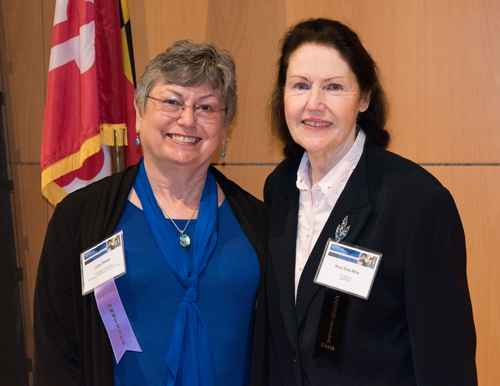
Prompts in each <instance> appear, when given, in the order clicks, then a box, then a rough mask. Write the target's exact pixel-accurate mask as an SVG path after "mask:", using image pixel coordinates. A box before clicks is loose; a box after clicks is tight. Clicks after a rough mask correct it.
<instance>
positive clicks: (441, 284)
mask: <svg viewBox="0 0 500 386" xmlns="http://www.w3.org/2000/svg"><path fill="white" fill-rule="evenodd" d="M270 106H271V120H272V124H273V130H274V132H275V135H276V137H277V138H279V139H280V140H281V141H282V143H283V145H284V147H283V153H284V156H285V160H284V161H283V162H282V163H281V164H280V165H278V167H277V168H276V169H275V170H274V171H273V172H272V173H271V174H270V175H269V177H268V179H267V181H266V185H265V188H264V198H265V202H266V203H267V205H268V206H269V207H270V209H271V221H270V231H269V265H268V275H267V289H266V292H267V302H268V304H267V306H268V323H269V338H270V342H269V376H270V381H269V384H270V385H272V386H275V385H282V386H293V385H302V386H306V385H315V386H316V385H343V386H345V385H354V386H358V385H384V386H386V385H398V386H404V385H475V384H477V375H476V367H475V348H476V335H475V329H474V321H473V316H472V307H471V302H470V296H469V291H468V285H467V277H466V249H465V237H464V233H463V228H462V224H461V220H460V217H459V214H458V211H457V208H456V206H455V203H454V201H453V198H452V196H451V195H450V193H449V192H448V190H446V188H444V187H443V186H442V185H441V184H440V183H439V181H437V180H436V179H435V178H434V177H433V176H432V175H430V174H429V173H428V172H426V171H425V170H424V169H422V168H421V167H419V166H418V165H416V164H414V163H413V162H411V161H409V160H406V159H404V158H402V157H399V156H397V155H395V154H393V153H390V152H388V151H386V150H385V148H386V146H387V145H388V143H389V139H390V136H389V134H388V132H387V131H386V130H385V122H386V118H387V102H386V98H385V94H384V91H383V89H382V87H381V84H380V81H379V77H378V74H377V67H376V65H375V63H374V61H373V59H372V58H371V57H370V55H369V54H368V52H367V51H366V50H365V48H364V47H363V45H362V44H361V42H360V40H359V38H358V36H357V35H356V34H355V33H354V32H353V31H352V30H350V29H349V28H348V27H346V26H345V25H343V24H341V23H339V22H336V21H332V20H327V19H312V20H307V21H304V22H300V23H298V24H297V25H295V26H293V27H292V28H290V29H289V30H288V32H287V33H286V35H285V36H284V38H283V40H282V45H281V57H280V59H279V62H278V77H277V82H276V85H275V87H274V92H273V94H272V100H271V104H270ZM331 239H334V240H336V241H337V242H339V243H341V244H342V245H343V246H346V247H347V246H349V247H352V248H358V250H363V251H367V252H368V253H370V254H371V255H372V254H373V252H372V251H375V252H378V253H380V254H382V258H381V259H380V258H378V260H377V265H378V266H377V268H376V269H367V268H366V267H360V266H359V265H357V264H354V263H353V268H354V270H356V271H359V270H362V269H367V270H368V271H370V272H372V275H374V276H372V277H373V282H372V287H371V292H369V296H368V298H366V297H365V298H363V296H360V295H359V294H358V293H355V292H349V291H348V292H346V291H345V290H344V291H341V290H339V289H338V287H336V286H330V287H326V286H322V285H319V284H316V283H315V276H316V274H317V272H318V268H319V267H320V263H321V261H322V256H323V254H324V253H325V254H326V251H327V250H326V249H325V246H327V245H331V244H329V241H330V240H331ZM329 274H330V275H331V277H332V278H335V273H334V272H329ZM346 277H347V276H345V275H344V278H346ZM349 280H350V279H349ZM335 288H337V289H335ZM357 295H358V296H357ZM363 357H368V358H370V361H362V360H360V358H363Z"/></svg>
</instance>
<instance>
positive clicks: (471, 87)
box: [0, 0, 500, 385]
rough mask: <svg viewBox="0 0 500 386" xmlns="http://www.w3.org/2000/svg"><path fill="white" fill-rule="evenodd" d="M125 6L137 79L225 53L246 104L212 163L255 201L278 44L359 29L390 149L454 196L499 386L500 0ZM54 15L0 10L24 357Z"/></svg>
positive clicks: (42, 8)
mask: <svg viewBox="0 0 500 386" xmlns="http://www.w3.org/2000/svg"><path fill="white" fill-rule="evenodd" d="M129 8H130V14H131V23H132V33H133V45H134V54H135V55H134V56H135V65H136V72H137V75H138V76H140V75H141V74H142V72H143V70H144V67H145V66H146V64H147V63H148V62H149V61H150V60H151V59H152V58H153V57H154V56H156V55H157V54H158V53H159V52H161V51H163V50H165V49H166V48H167V47H168V46H169V45H170V44H171V43H172V42H174V41H176V40H178V39H192V40H195V41H201V40H208V41H211V42H213V43H215V44H216V45H218V46H219V47H221V48H225V49H228V50H229V51H231V52H232V54H233V55H234V58H235V60H236V65H237V74H238V95H239V101H240V103H239V108H238V113H237V116H236V120H235V123H234V125H233V129H232V132H231V135H230V138H229V142H228V144H227V146H226V152H227V156H226V158H225V165H219V166H218V167H219V168H220V169H221V170H223V172H224V173H226V174H227V175H228V177H229V178H232V179H234V180H235V181H237V182H238V183H240V184H241V185H242V186H243V187H245V188H246V189H248V190H249V191H251V192H252V193H253V194H255V195H256V196H258V197H262V186H263V183H264V180H265V177H266V176H267V174H268V173H269V172H270V171H271V170H272V169H273V167H274V164H276V163H278V162H279V161H280V159H281V157H280V153H279V150H278V148H277V147H276V146H275V145H273V143H272V141H271V138H270V137H269V134H268V132H269V126H268V123H267V121H268V119H267V112H266V106H267V100H268V95H269V92H270V89H271V84H272V82H273V79H274V74H275V62H276V59H277V48H278V42H279V39H280V37H281V36H282V34H283V33H284V31H285V29H286V28H287V27H289V26H290V25H292V24H294V23H295V22H297V21H299V20H301V19H304V18H309V17H329V18H332V19H337V20H340V21H342V22H344V23H346V24H348V25H349V26H350V27H352V28H353V29H354V30H355V31H357V32H358V34H359V36H360V38H361V40H362V41H363V43H364V45H365V46H366V47H367V49H368V51H369V52H370V53H371V54H372V56H373V57H374V59H375V60H376V61H377V63H378V65H379V67H380V70H381V72H382V76H383V81H384V85H385V87H386V90H387V92H388V95H389V98H390V102H391V106H392V110H391V118H390V122H389V128H390V130H391V132H392V135H393V142H392V144H391V146H390V150H392V151H394V152H396V153H399V154H401V155H403V156H405V157H407V158H410V159H412V160H413V161H415V162H418V163H420V164H423V166H424V167H425V168H426V169H428V170H429V171H430V172H431V173H433V174H434V175H435V176H436V177H438V178H439V179H440V180H441V181H442V182H443V184H444V185H445V186H446V187H448V189H449V190H450V191H451V192H452V194H453V196H454V197H455V200H456V202H457V205H458V208H459V211H460V214H461V216H462V220H463V223H464V227H465V232H466V237H467V249H468V276H469V284H470V291H471V296H472V302H473V307H474V317H475V322H476V329H477V336H478V347H477V365H478V372H479V382H480V384H481V385H498V384H500V366H498V365H497V363H496V360H497V357H498V347H499V346H500V328H499V327H498V320H500V281H499V280H498V279H497V278H498V277H499V276H500V265H499V264H496V260H495V258H496V256H497V255H498V251H499V250H500V237H498V232H499V231H500V202H499V191H500V135H499V134H498V128H499V127H500V114H499V110H500V109H499V106H500V18H499V15H500V2H499V1H498V0H453V1H452V0H405V1H401V0H383V1H382V0H308V1H304V0H184V1H173V0H129ZM54 9H55V0H20V1H13V0H0V65H1V66H0V82H1V85H0V91H4V92H5V93H6V99H7V104H6V106H5V107H4V109H5V110H4V112H5V124H6V134H7V143H8V160H9V165H10V173H11V176H12V179H13V180H14V193H13V196H12V202H13V208H14V216H15V218H14V221H15V227H16V229H15V231H16V236H17V240H16V243H17V251H18V256H19V265H20V266H22V268H23V270H24V281H23V282H22V283H21V287H22V301H23V309H24V315H25V318H24V319H25V326H24V328H25V333H26V342H27V350H28V354H29V355H30V356H31V357H32V356H33V333H32V323H33V322H32V308H33V289H34V283H35V277H36V269H37V264H38V258H39V255H40V251H41V248H42V244H43V239H44V234H45V228H46V226H47V223H48V221H49V219H50V216H51V214H52V212H53V208H52V207H51V206H50V205H49V204H48V203H47V202H46V201H45V200H44V198H43V197H42V195H41V193H40V147H41V138H42V126H43V113H44V103H45V92H46V84H47V72H48V62H49V54H50V45H51V36H52V23H53V17H54ZM214 162H215V163H219V164H220V163H222V159H221V158H216V159H214ZM429 225H430V227H431V226H432V224H429ZM0 249H1V247H0ZM484 261H486V265H484V264H483V263H484ZM457 339H460V337H457Z"/></svg>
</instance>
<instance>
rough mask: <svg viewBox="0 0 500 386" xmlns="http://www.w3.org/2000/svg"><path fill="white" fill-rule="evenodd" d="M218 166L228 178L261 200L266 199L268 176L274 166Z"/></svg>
mask: <svg viewBox="0 0 500 386" xmlns="http://www.w3.org/2000/svg"><path fill="white" fill-rule="evenodd" d="M216 168H217V169H219V170H220V171H221V172H222V173H224V175H225V176H226V177H227V178H229V179H230V180H233V181H234V182H236V183H237V184H238V185H239V186H241V187H242V188H243V189H245V190H246V191H247V192H249V193H251V194H253V195H254V196H255V197H257V198H258V199H260V200H263V199H264V195H263V193H264V183H265V182H266V178H267V176H268V175H269V173H271V172H272V171H273V170H274V166H262V165H248V166H231V165H216Z"/></svg>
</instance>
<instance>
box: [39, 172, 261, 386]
mask: <svg viewBox="0 0 500 386" xmlns="http://www.w3.org/2000/svg"><path fill="white" fill-rule="evenodd" d="M139 165H140V163H139V164H137V165H135V166H132V167H130V168H128V169H126V170H124V171H123V172H121V173H117V174H115V175H112V176H110V177H108V178H105V179H103V180H100V181H98V182H96V183H94V184H92V185H90V186H87V187H85V188H83V189H80V190H78V191H76V192H74V193H72V194H70V195H69V196H68V197H66V198H65V199H64V200H63V201H61V203H60V204H58V205H57V206H56V208H55V211H54V214H53V216H52V218H51V220H50V222H49V225H48V228H47V233H46V236H45V242H44V245H43V250H42V254H41V258H40V263H39V266H38V274H37V280H36V287H35V301H34V338H35V361H34V383H35V385H37V386H39V385H43V386H45V385H57V386H60V385H65V386H67V385H102V386H109V385H112V384H113V360H114V359H113V351H112V348H111V345H110V343H109V338H108V336H107V333H106V330H105V329H104V325H103V323H102V321H101V317H100V315H99V311H98V309H97V305H96V302H95V297H94V294H93V293H92V294H90V295H87V296H82V293H81V274H80V252H82V251H83V250H85V249H88V248H90V247H92V246H93V245H95V244H97V243H99V242H100V241H102V240H103V239H105V238H106V237H109V236H110V235H112V234H113V232H114V231H115V229H116V227H117V225H118V223H119V221H120V217H121V215H122V212H123V209H124V207H125V204H126V202H127V198H128V195H129V193H130V190H131V189H132V186H133V184H134V181H135V178H136V175H137V173H138V171H139ZM210 172H211V173H212V175H213V176H214V177H215V179H216V181H217V183H218V184H219V186H220V187H221V189H222V190H223V192H224V194H225V196H226V200H227V201H228V203H229V205H230V207H231V209H232V211H233V213H234V215H235V217H236V219H237V220H238V223H239V224H240V226H241V228H242V230H243V232H244V233H245V235H246V237H247V238H248V240H249V241H250V243H251V244H252V246H253V248H254V249H255V252H256V253H257V256H258V257H259V262H260V284H259V293H258V302H257V304H258V307H257V314H256V321H255V335H254V351H253V362H252V384H253V385H263V384H265V376H266V371H265V363H266V355H265V344H266V328H265V322H266V316H265V309H266V307H265V293H264V288H265V286H264V278H265V277H266V273H265V269H266V253H267V245H266V244H267V243H266V239H267V229H268V210H267V208H266V207H265V205H264V204H263V203H262V202H261V201H259V200H258V199H256V198H255V197H253V196H252V195H250V194H249V193H248V192H246V191H244V190H243V189H241V188H240V187H239V186H238V185H236V184H235V183H234V182H232V181H230V180H228V179H227V178H226V177H225V176H224V175H223V174H222V173H220V172H219V171H218V170H217V169H215V168H213V167H210Z"/></svg>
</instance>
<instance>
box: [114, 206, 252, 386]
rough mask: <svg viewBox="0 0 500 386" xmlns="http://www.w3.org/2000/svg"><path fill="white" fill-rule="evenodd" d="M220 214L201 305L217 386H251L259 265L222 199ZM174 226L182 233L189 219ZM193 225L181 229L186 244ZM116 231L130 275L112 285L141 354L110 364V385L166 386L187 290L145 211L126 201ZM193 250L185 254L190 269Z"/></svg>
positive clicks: (203, 277)
mask: <svg viewBox="0 0 500 386" xmlns="http://www.w3.org/2000/svg"><path fill="white" fill-rule="evenodd" d="M218 211H219V220H218V224H217V227H218V229H217V231H218V241H217V246H216V247H215V250H214V252H213V254H212V256H211V257H210V259H209V261H208V263H207V266H206V267H205V269H204V270H203V271H202V273H201V275H200V282H199V288H198V303H199V307H200V310H201V313H202V317H203V319H204V322H205V325H206V328H207V334H208V338H209V342H210V345H211V348H212V355H213V362H214V374H215V384H216V385H228V386H229V385H231V386H233V385H234V386H236V385H248V384H249V383H250V365H251V355H252V338H253V322H254V316H255V299H256V296H257V289H258V285H259V275H260V266H259V260H258V257H257V254H256V253H255V251H254V249H253V247H252V245H251V244H250V242H249V241H248V239H247V238H246V236H245V234H244V233H243V231H242V229H241V227H240V225H239V224H238V221H237V220H236V218H235V217H234V214H233V212H232V210H231V208H230V206H229V204H228V203H227V201H224V202H223V203H222V205H221V206H220V207H219V209H218ZM175 223H176V224H177V226H178V227H179V228H180V229H184V227H185V226H186V223H187V220H175ZM170 225H171V227H172V228H173V229H174V231H175V233H176V234H178V233H179V232H178V230H177V229H175V227H174V225H173V224H170ZM195 227H196V220H191V222H190V223H189V225H188V228H187V229H186V234H188V235H190V236H191V240H193V235H194V230H195ZM120 230H123V244H124V248H125V262H126V269H127V273H126V274H125V275H124V276H122V277H120V278H118V279H116V286H117V288H118V292H119V294H120V297H121V300H122V302H123V305H124V307H125V311H126V312H127V316H128V318H129V320H130V322H131V324H132V328H133V330H134V333H135V335H136V337H137V340H138V342H139V345H140V346H141V349H142V353H136V352H131V351H127V352H126V353H125V355H124V356H123V358H122V359H121V361H120V363H119V364H116V362H115V364H114V374H115V377H114V379H115V385H127V386H131V385H165V384H166V382H167V365H166V363H165V360H164V357H165V355H166V353H167V351H168V347H169V344H170V338H171V335H172V327H173V323H174V318H175V315H176V314H177V308H178V307H179V304H180V303H181V301H182V299H183V298H184V294H185V291H186V290H185V288H184V286H183V285H182V284H181V283H180V282H179V281H178V280H177V279H176V277H175V276H174V274H173V272H172V271H171V270H170V267H169V266H168V264H167V263H166V261H165V259H164V258H163V257H162V255H161V253H160V250H159V249H158V246H157V244H156V241H155V239H154V237H153V234H152V233H151V230H150V229H149V226H148V223H147V221H146V217H145V216H144V213H143V211H142V210H141V209H139V208H137V207H136V206H135V205H133V204H132V203H130V202H128V203H127V205H126V206H125V210H124V212H123V215H122V218H121V220H120V223H119V224H118V227H117V229H116V231H120ZM166 237H167V234H166ZM170 237H171V236H170ZM193 249H194V248H193V247H191V248H190V249H188V250H187V252H186V258H187V259H189V261H190V262H191V264H192V263H193V259H194V255H193ZM186 386H189V385H186Z"/></svg>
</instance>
